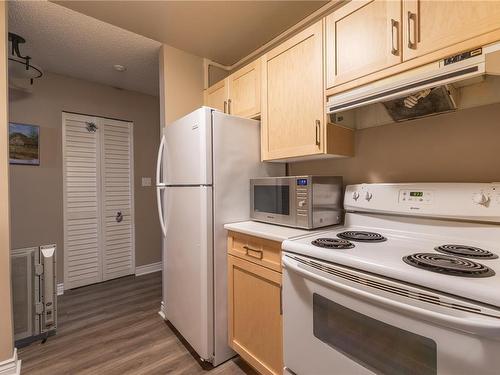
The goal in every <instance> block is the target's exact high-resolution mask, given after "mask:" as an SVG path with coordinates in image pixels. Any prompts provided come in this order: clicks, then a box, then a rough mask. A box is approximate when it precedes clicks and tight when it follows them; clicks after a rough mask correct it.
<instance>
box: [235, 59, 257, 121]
mask: <svg viewBox="0 0 500 375" xmlns="http://www.w3.org/2000/svg"><path fill="white" fill-rule="evenodd" d="M260 70H261V69H260V59H257V60H256V61H254V62H252V63H250V64H249V65H247V66H245V67H244V68H241V69H240V70H238V71H237V72H235V73H233V74H231V75H230V76H229V79H228V81H229V99H228V112H229V113H230V114H231V115H236V116H241V117H248V118H253V117H256V116H258V115H259V114H260V81H261V77H260Z"/></svg>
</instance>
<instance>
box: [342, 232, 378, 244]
mask: <svg viewBox="0 0 500 375" xmlns="http://www.w3.org/2000/svg"><path fill="white" fill-rule="evenodd" d="M337 237H340V238H343V239H344V240H351V241H359V242H384V241H387V238H385V237H384V236H382V235H381V234H379V233H375V232H363V231H347V232H342V233H339V234H337Z"/></svg>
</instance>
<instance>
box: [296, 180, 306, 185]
mask: <svg viewBox="0 0 500 375" xmlns="http://www.w3.org/2000/svg"><path fill="white" fill-rule="evenodd" d="M297 185H299V186H306V185H307V178H298V179H297Z"/></svg>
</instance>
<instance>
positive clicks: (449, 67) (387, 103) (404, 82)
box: [326, 43, 500, 128]
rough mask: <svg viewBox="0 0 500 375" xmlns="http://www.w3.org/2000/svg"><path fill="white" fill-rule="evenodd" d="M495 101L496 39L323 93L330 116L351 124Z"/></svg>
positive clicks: (499, 70) (499, 65)
mask: <svg viewBox="0 0 500 375" xmlns="http://www.w3.org/2000/svg"><path fill="white" fill-rule="evenodd" d="M495 102H500V43H496V44H492V45H489V46H485V47H482V48H476V49H474V50H470V51H467V52H464V53H461V54H458V55H455V56H451V57H448V58H446V59H443V60H439V61H436V62H434V63H431V64H427V65H424V66H421V67H419V68H416V69H412V70H410V71H407V72H403V73H400V74H397V75H394V76H391V77H388V78H385V79H381V80H378V81H376V82H373V83H370V84H367V85H364V86H361V87H359V88H355V89H353V90H349V91H346V92H342V93H340V94H337V95H333V96H330V97H329V98H328V102H327V106H326V111H327V114H328V115H329V117H330V121H331V122H334V123H337V124H343V125H346V126H349V127H352V128H365V127H370V126H377V125H383V124H387V123H391V122H400V121H407V120H411V119H416V118H421V117H426V116H432V115H437V114H441V113H446V112H450V111H455V110H458V109H463V108H470V107H474V106H479V105H484V104H490V103H495Z"/></svg>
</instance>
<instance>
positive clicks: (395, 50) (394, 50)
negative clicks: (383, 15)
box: [391, 19, 399, 56]
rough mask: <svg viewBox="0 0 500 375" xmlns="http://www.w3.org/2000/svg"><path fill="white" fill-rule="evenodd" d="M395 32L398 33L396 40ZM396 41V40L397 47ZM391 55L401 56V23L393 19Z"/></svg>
mask: <svg viewBox="0 0 500 375" xmlns="http://www.w3.org/2000/svg"><path fill="white" fill-rule="evenodd" d="M394 30H395V31H396V38H394ZM394 40H396V45H395V46H394ZM391 53H392V54H393V55H394V56H397V55H399V22H398V21H396V20H395V19H391Z"/></svg>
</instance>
